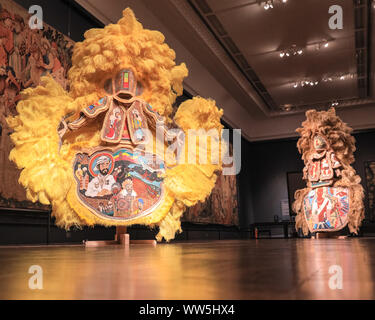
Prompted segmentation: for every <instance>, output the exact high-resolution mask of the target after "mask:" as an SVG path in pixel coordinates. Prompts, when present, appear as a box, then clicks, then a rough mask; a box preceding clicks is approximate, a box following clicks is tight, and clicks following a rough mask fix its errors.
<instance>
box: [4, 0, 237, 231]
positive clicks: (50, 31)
mask: <svg viewBox="0 0 375 320" xmlns="http://www.w3.org/2000/svg"><path fill="white" fill-rule="evenodd" d="M0 5H1V12H0V39H1V41H0V59H1V63H0V107H1V111H0V121H1V145H0V148H1V149H0V153H1V156H0V159H1V160H0V166H1V175H0V206H2V207H21V208H39V209H40V208H43V209H48V207H47V206H43V205H41V204H39V203H31V202H30V201H27V199H26V195H25V191H24V188H22V187H21V186H20V185H19V184H18V182H17V180H18V178H19V175H20V171H19V170H18V169H17V168H16V167H15V165H14V164H13V163H11V162H10V161H9V160H8V156H9V152H10V150H11V149H12V145H11V142H10V139H9V133H10V129H9V128H8V126H7V124H6V121H5V117H7V116H9V115H15V114H16V113H17V110H16V105H17V102H18V101H19V99H20V92H21V91H22V90H23V89H25V88H28V87H36V86H37V85H39V81H40V78H41V77H42V76H44V75H47V74H50V75H51V76H52V77H53V78H54V79H55V80H56V81H57V82H58V83H59V84H60V85H61V86H62V87H63V88H64V89H68V88H67V81H66V78H67V71H68V70H69V68H70V66H71V55H72V49H73V45H74V42H73V41H72V40H71V39H69V38H68V37H66V36H64V35H63V34H62V33H60V32H58V31H57V30H55V29H54V28H52V27H50V26H48V25H47V24H44V29H43V30H37V29H35V30H31V29H30V28H29V27H28V22H29V18H30V15H29V14H28V12H27V11H26V10H25V9H24V8H22V7H20V6H19V5H18V4H16V3H14V2H13V1H10V0H0ZM9 186H12V188H9ZM184 221H188V222H195V223H213V224H223V225H238V206H237V181H236V176H223V175H221V176H219V178H218V179H217V183H216V187H215V188H214V190H213V192H212V194H211V196H210V197H209V198H208V199H207V200H206V201H205V202H204V203H199V204H198V205H196V206H194V207H192V208H190V209H188V211H187V212H186V213H185V217H184Z"/></svg>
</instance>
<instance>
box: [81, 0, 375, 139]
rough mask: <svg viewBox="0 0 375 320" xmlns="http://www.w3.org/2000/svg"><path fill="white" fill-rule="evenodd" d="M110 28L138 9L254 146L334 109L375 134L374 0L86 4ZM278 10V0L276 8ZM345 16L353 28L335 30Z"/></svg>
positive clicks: (192, 87) (191, 83) (191, 85)
mask: <svg viewBox="0 0 375 320" xmlns="http://www.w3.org/2000/svg"><path fill="white" fill-rule="evenodd" d="M77 2H78V3H79V4H81V5H82V6H83V7H84V8H86V9H87V10H88V11H90V12H91V13H92V14H93V15H95V16H96V17H97V18H98V19H100V20H101V21H103V22H104V23H110V22H116V21H117V20H118V19H119V18H120V16H121V11H122V10H123V9H124V8H125V7H127V6H129V7H131V8H132V9H133V10H134V11H135V13H136V15H137V17H138V19H139V20H140V21H141V22H142V23H143V24H144V26H145V27H148V28H151V29H157V30H160V31H162V32H163V33H164V34H165V35H166V41H167V43H169V44H170V45H171V47H173V48H174V49H175V51H176V54H177V60H178V62H182V61H185V62H186V63H187V65H188V68H189V71H190V74H189V77H188V78H187V79H186V81H185V88H186V89H187V90H188V91H190V92H191V93H192V94H199V95H202V96H205V97H211V98H213V99H215V100H216V101H217V103H218V105H219V106H220V107H222V108H223V109H224V112H225V116H224V117H225V120H226V121H227V122H228V123H229V124H230V125H232V126H233V127H235V128H241V129H242V132H243V135H244V137H246V138H247V139H249V140H265V139H275V138H284V137H292V136H295V129H296V128H297V127H298V126H299V125H300V123H301V121H303V118H304V114H303V113H304V111H305V110H307V109H309V108H318V109H326V108H328V107H330V106H332V105H334V106H335V107H336V108H337V110H338V113H339V115H340V116H342V118H343V119H344V121H346V122H348V123H349V124H350V125H351V126H353V127H354V128H355V129H357V130H360V129H368V128H374V127H375V100H374V96H373V92H374V90H373V68H374V64H373V63H372V62H373V58H374V54H373V53H374V50H372V48H373V45H374V41H373V38H372V36H371V35H372V33H373V28H374V26H373V24H372V23H371V21H372V17H373V15H374V13H375V9H374V5H373V3H372V1H370V0H340V1H337V0H286V1H285V0H274V1H272V4H273V8H271V7H268V9H267V10H266V8H265V5H266V1H256V0H158V1H154V0H138V1H135V0H107V1H105V2H103V1H99V0H77ZM269 2H271V1H269ZM337 4H339V5H340V6H341V7H342V9H343V29H336V30H331V29H330V28H329V25H328V21H329V18H330V17H331V16H332V14H329V12H328V10H329V8H330V6H332V5H337Z"/></svg>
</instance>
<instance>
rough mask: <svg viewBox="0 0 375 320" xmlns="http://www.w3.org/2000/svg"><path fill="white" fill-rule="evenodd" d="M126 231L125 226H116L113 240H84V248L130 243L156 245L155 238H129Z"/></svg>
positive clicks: (126, 244)
mask: <svg viewBox="0 0 375 320" xmlns="http://www.w3.org/2000/svg"><path fill="white" fill-rule="evenodd" d="M126 231H127V228H126V227H116V235H115V240H108V241H84V245H85V246H86V248H97V247H106V246H113V245H120V246H123V247H126V248H129V246H130V245H131V244H148V245H152V246H156V244H157V242H156V240H130V235H129V233H127V232H126Z"/></svg>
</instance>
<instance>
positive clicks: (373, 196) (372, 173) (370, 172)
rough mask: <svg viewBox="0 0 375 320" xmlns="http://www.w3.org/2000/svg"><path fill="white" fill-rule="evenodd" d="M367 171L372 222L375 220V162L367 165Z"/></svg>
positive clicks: (369, 216)
mask: <svg viewBox="0 0 375 320" xmlns="http://www.w3.org/2000/svg"><path fill="white" fill-rule="evenodd" d="M365 170H366V186H367V196H368V214H367V217H366V218H368V219H369V220H370V221H374V220H375V161H369V162H366V163H365Z"/></svg>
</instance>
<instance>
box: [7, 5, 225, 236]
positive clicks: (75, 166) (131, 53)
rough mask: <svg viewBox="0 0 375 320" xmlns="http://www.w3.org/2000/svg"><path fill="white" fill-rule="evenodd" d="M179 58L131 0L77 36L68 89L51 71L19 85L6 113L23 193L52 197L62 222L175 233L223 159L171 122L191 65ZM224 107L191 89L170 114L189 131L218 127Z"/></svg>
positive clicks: (64, 224)
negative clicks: (118, 13) (193, 143)
mask: <svg viewBox="0 0 375 320" xmlns="http://www.w3.org/2000/svg"><path fill="white" fill-rule="evenodd" d="M174 60H175V52H174V51H173V50H172V49H171V48H169V46H168V45H167V44H166V43H165V42H164V36H163V34H161V33H160V32H158V31H151V30H147V29H144V28H143V27H142V25H141V24H140V23H139V22H138V21H137V20H136V18H135V16H134V14H133V12H132V11H131V10H130V9H126V10H124V12H123V17H122V19H120V20H119V22H118V23H117V24H111V25H108V26H106V27H105V28H104V29H92V30H89V31H87V32H86V33H85V40H84V41H83V42H81V43H77V44H76V45H75V48H74V53H73V57H72V68H71V69H70V71H69V84H70V91H69V92H66V91H65V90H64V89H62V88H61V87H60V86H59V84H58V83H56V82H55V81H54V80H53V79H52V78H50V77H44V78H42V81H41V83H42V84H41V85H40V86H38V87H36V88H30V89H26V90H25V91H24V92H23V94H22V98H23V99H22V100H21V101H20V102H19V104H18V106H17V111H18V115H17V116H15V117H10V118H8V119H7V120H8V123H9V125H10V127H11V128H13V129H14V133H13V134H12V135H11V138H12V141H13V143H14V145H15V147H14V149H13V150H12V151H11V153H10V159H11V160H12V161H14V162H15V163H16V164H17V166H18V167H19V168H20V169H22V172H21V175H20V179H19V182H20V183H21V184H22V185H23V186H24V187H25V188H26V190H27V197H28V198H29V199H30V200H32V201H40V202H41V203H43V204H51V206H52V210H53V215H54V216H55V217H56V223H57V224H58V225H59V226H61V227H64V228H69V227H71V226H82V225H89V226H93V225H95V224H101V225H105V226H128V225H132V224H144V225H149V226H151V227H153V226H159V234H158V235H157V239H158V240H161V239H163V238H165V239H166V240H170V239H172V238H174V236H175V233H176V232H177V231H180V230H181V229H180V217H181V215H182V213H183V212H184V210H185V208H186V206H191V205H194V204H196V203H197V202H198V201H203V200H204V199H205V198H206V197H207V196H208V195H209V194H210V192H211V190H212V188H213V187H214V185H215V181H216V177H217V176H216V174H217V172H218V171H220V170H221V163H220V161H219V162H215V163H213V162H211V161H207V162H205V163H204V164H199V163H198V164H197V163H188V162H186V161H185V160H186V159H188V158H189V159H191V158H196V159H198V158H199V150H200V145H199V147H198V148H193V150H190V149H189V150H187V146H188V144H187V138H186V136H187V135H184V134H183V135H181V134H178V133H173V132H171V131H170V130H167V129H168V126H170V125H171V124H172V119H170V117H169V116H170V114H171V113H172V104H173V103H174V102H175V99H176V97H177V96H179V95H181V94H182V90H183V87H182V82H183V79H184V78H185V77H186V76H187V74H188V70H187V68H186V66H185V64H181V65H176V64H175V61H174ZM221 116H222V111H221V110H219V109H218V108H217V107H216V105H215V102H214V101H213V100H205V99H203V98H200V97H195V98H193V99H191V100H188V101H186V102H184V103H183V104H181V106H180V107H179V109H178V111H177V113H176V114H175V117H174V123H175V124H176V125H177V126H178V127H179V128H180V129H182V130H183V132H184V133H187V131H188V130H189V129H197V130H198V129H205V130H211V129H216V130H218V132H219V133H220V132H221V129H222V126H221V124H220V118H221ZM219 136H220V134H219ZM181 137H183V138H181ZM198 139H199V138H198ZM212 143H213V141H211V143H209V144H208V145H207V148H208V150H205V152H207V151H208V154H215V153H216V154H220V153H221V151H220V150H221V143H220V142H219V144H218V145H219V148H214V147H212V148H211V145H212ZM171 144H175V145H177V146H180V147H181V149H182V151H183V152H179V154H178V155H177V153H176V151H175V149H173V148H170V146H171ZM215 146H217V144H215ZM223 147H224V145H223ZM211 149H212V150H211ZM181 159H182V160H184V161H181ZM211 159H212V158H211Z"/></svg>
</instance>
